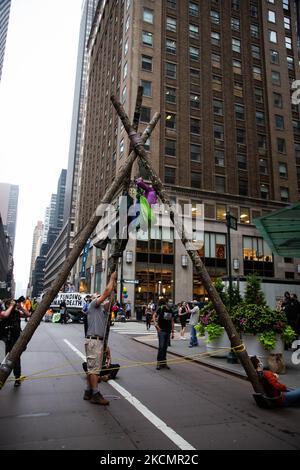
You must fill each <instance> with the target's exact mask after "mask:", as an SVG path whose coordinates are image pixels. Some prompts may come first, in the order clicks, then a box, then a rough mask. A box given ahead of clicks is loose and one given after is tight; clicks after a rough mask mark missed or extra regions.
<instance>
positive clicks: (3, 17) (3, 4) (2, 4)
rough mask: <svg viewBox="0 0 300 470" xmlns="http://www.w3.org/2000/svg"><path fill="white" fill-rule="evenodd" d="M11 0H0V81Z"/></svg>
mask: <svg viewBox="0 0 300 470" xmlns="http://www.w3.org/2000/svg"><path fill="white" fill-rule="evenodd" d="M10 3H11V0H1V1H0V81H1V76H2V68H3V62H4V54H5V45H6V36H7V29H8V22H9V13H10Z"/></svg>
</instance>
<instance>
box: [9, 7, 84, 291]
mask: <svg viewBox="0 0 300 470" xmlns="http://www.w3.org/2000/svg"><path fill="white" fill-rule="evenodd" d="M82 1H83V0H12V4H11V11H10V20H9V29H8V36H7V42H6V51H5V58H4V66H3V72H2V80H1V81H0V161H1V173H0V182H2V183H10V184H17V185H19V205H18V219H17V232H16V242H15V251H14V261H15V269H14V274H15V280H16V282H17V294H20V293H21V291H22V293H23V290H24V289H26V287H27V283H28V279H29V269H30V259H31V248H32V237H33V230H34V227H35V225H36V223H37V221H38V220H42V221H43V220H44V215H45V209H46V207H47V206H48V205H49V202H50V197H51V194H52V193H56V189H57V181H58V178H59V175H60V172H61V169H62V168H67V162H68V150H69V139H70V128H71V117H72V104H73V93H74V84H75V70H76V59H77V47H78V38H79V27H80V17H81V6H82Z"/></svg>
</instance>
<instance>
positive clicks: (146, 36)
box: [142, 31, 153, 47]
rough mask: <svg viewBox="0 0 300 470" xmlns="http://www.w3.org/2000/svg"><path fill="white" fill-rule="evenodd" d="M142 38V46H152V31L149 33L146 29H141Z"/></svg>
mask: <svg viewBox="0 0 300 470" xmlns="http://www.w3.org/2000/svg"><path fill="white" fill-rule="evenodd" d="M142 38H143V44H144V46H151V47H153V34H152V33H149V32H148V31H143V33H142Z"/></svg>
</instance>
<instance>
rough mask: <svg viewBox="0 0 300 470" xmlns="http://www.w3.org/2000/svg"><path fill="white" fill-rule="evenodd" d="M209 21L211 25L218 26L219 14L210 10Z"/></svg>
mask: <svg viewBox="0 0 300 470" xmlns="http://www.w3.org/2000/svg"><path fill="white" fill-rule="evenodd" d="M210 21H211V22H212V23H213V24H220V13H219V12H218V11H216V10H210Z"/></svg>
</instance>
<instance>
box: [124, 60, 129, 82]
mask: <svg viewBox="0 0 300 470" xmlns="http://www.w3.org/2000/svg"><path fill="white" fill-rule="evenodd" d="M127 73H128V64H127V62H126V63H125V64H124V67H123V80H125V78H126V77H127Z"/></svg>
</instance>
